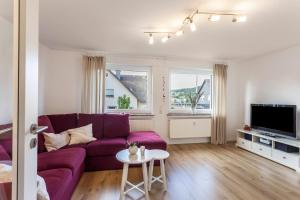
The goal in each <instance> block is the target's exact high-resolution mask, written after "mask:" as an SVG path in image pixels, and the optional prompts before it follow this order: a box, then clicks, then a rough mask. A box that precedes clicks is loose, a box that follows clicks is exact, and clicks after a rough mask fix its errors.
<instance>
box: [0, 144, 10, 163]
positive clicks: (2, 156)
mask: <svg viewBox="0 0 300 200" xmlns="http://www.w3.org/2000/svg"><path fill="white" fill-rule="evenodd" d="M0 160H11V156H10V155H9V154H8V152H7V151H6V149H5V147H4V146H2V145H1V144H0Z"/></svg>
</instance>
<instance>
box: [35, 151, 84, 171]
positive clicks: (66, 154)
mask: <svg viewBox="0 0 300 200" xmlns="http://www.w3.org/2000/svg"><path fill="white" fill-rule="evenodd" d="M84 160H85V149H83V148H69V149H60V150H57V151H51V152H43V153H40V154H38V171H42V170H48V169H56V168H69V169H71V170H72V172H73V173H74V172H75V171H77V170H78V168H79V167H80V165H81V164H82V163H83V162H84Z"/></svg>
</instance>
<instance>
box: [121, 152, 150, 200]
mask: <svg viewBox="0 0 300 200" xmlns="http://www.w3.org/2000/svg"><path fill="white" fill-rule="evenodd" d="M116 158H117V160H118V161H120V162H122V163H123V175H122V182H121V194H120V199H121V200H124V199H125V196H126V194H128V192H130V191H131V190H134V189H135V190H138V191H139V192H141V193H142V194H144V195H145V198H146V200H149V193H148V175H147V162H149V161H151V159H152V156H151V155H150V154H149V150H145V155H144V156H141V152H140V149H139V150H138V152H137V153H136V155H134V156H132V155H130V154H129V151H128V149H124V150H122V151H119V152H118V153H117V155H116ZM134 164H142V168H143V179H144V181H142V182H140V183H138V184H137V185H134V184H132V183H130V182H129V181H128V180H127V177H128V167H129V165H134ZM126 185H129V186H130V187H131V188H130V189H128V190H126V191H125V189H126V188H125V187H126ZM142 185H144V190H142V189H140V187H141V186H142Z"/></svg>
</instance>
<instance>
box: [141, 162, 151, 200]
mask: <svg viewBox="0 0 300 200" xmlns="http://www.w3.org/2000/svg"><path fill="white" fill-rule="evenodd" d="M142 165H143V178H144V191H145V198H146V200H149V193H148V177H147V176H148V175H147V163H146V162H144V163H143V164H142Z"/></svg>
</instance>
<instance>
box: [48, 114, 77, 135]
mask: <svg viewBox="0 0 300 200" xmlns="http://www.w3.org/2000/svg"><path fill="white" fill-rule="evenodd" d="M47 116H48V117H49V119H50V121H51V124H52V127H53V130H54V132H55V133H61V132H63V131H66V130H68V129H73V128H77V127H78V119H77V117H78V116H77V113H72V114H60V115H47Z"/></svg>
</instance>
